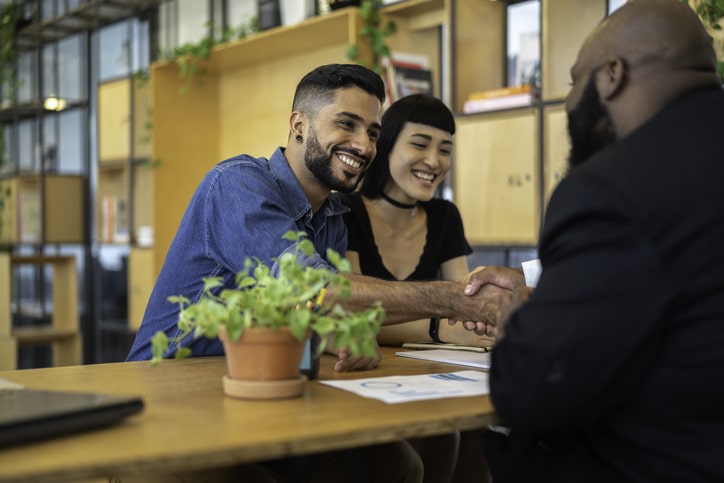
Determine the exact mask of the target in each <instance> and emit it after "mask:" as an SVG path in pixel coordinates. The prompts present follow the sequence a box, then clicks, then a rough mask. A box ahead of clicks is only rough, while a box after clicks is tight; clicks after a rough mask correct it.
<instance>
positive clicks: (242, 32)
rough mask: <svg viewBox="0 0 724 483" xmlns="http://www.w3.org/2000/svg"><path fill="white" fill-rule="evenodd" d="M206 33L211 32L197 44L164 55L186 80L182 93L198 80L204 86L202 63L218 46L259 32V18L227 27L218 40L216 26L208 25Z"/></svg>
mask: <svg viewBox="0 0 724 483" xmlns="http://www.w3.org/2000/svg"><path fill="white" fill-rule="evenodd" d="M206 31H207V32H209V33H208V35H206V36H205V37H204V38H202V39H201V40H199V41H198V42H197V43H192V42H187V43H185V44H183V45H181V46H178V47H174V48H173V49H172V50H171V51H170V52H167V53H166V54H165V55H162V56H161V58H162V59H163V60H167V61H172V62H175V63H176V65H178V67H179V75H180V77H181V78H182V79H183V80H184V83H183V85H182V86H181V93H185V92H187V91H188V90H189V88H190V87H191V84H192V82H193V81H194V79H196V86H197V87H201V86H203V78H204V76H205V75H206V68H204V67H203V65H202V61H203V60H208V59H209V57H211V52H212V51H213V49H214V47H216V46H217V45H222V44H226V43H228V42H231V41H232V40H240V39H243V38H245V37H248V36H249V35H251V34H253V33H256V32H258V31H259V21H258V19H257V17H252V18H251V19H250V20H249V21H248V22H242V23H241V25H239V26H238V27H236V28H234V27H226V28H224V29H223V30H222V31H221V35H220V36H219V37H218V38H217V37H216V36H215V35H214V26H213V24H212V23H211V22H207V23H206Z"/></svg>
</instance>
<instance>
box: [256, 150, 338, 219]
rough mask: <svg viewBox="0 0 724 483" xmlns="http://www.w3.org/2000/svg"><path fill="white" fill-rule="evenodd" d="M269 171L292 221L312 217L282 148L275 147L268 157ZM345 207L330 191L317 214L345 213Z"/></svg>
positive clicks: (309, 204) (305, 196)
mask: <svg viewBox="0 0 724 483" xmlns="http://www.w3.org/2000/svg"><path fill="white" fill-rule="evenodd" d="M269 172H270V173H271V175H272V176H273V177H274V179H276V180H277V182H278V183H279V187H280V188H281V189H282V192H283V193H284V197H285V198H286V200H287V204H288V210H289V211H288V212H289V215H290V216H291V217H292V218H293V219H294V221H299V220H301V219H302V218H303V217H307V218H308V219H310V220H311V219H312V218H313V216H314V213H312V204H311V203H310V202H309V199H308V198H307V195H306V194H305V193H304V190H303V189H302V185H301V184H300V183H299V180H298V179H297V177H296V176H295V175H294V171H292V168H291V167H290V166H289V161H287V158H286V156H284V148H281V147H279V148H277V149H276V150H275V151H274V153H272V155H271V157H270V158H269ZM348 211H349V208H347V207H346V206H345V205H344V204H343V203H342V201H341V199H340V197H339V195H338V194H337V193H336V192H332V193H331V194H330V195H329V196H328V197H327V199H326V200H324V203H323V204H322V207H321V208H320V209H319V212H318V214H320V215H322V216H323V217H324V218H327V217H329V216H334V215H342V214H344V213H347V212H348Z"/></svg>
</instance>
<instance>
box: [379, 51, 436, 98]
mask: <svg viewBox="0 0 724 483" xmlns="http://www.w3.org/2000/svg"><path fill="white" fill-rule="evenodd" d="M429 64H430V61H429V59H428V58H427V57H426V56H421V55H415V54H405V53H395V54H393V56H392V57H391V58H386V59H384V60H383V65H384V73H383V78H384V81H385V90H386V92H385V94H386V97H387V99H386V102H385V107H389V105H390V104H392V103H393V102H395V101H396V100H398V99H400V98H402V97H405V96H409V95H411V94H430V95H432V93H433V84H432V71H431V70H430V68H429Z"/></svg>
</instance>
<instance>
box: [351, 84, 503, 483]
mask: <svg viewBox="0 0 724 483" xmlns="http://www.w3.org/2000/svg"><path fill="white" fill-rule="evenodd" d="M381 122H382V131H381V133H380V137H379V139H378V140H377V156H376V157H375V159H374V161H373V162H372V163H371V165H370V167H369V168H368V170H367V173H366V175H365V177H364V178H363V180H362V181H361V184H360V186H359V187H358V190H357V191H356V192H354V193H350V194H347V195H343V196H342V200H343V202H344V203H345V204H346V205H347V206H348V207H349V208H350V211H349V212H348V213H346V214H345V224H346V225H347V232H348V233H347V253H346V257H347V259H348V260H349V262H350V265H351V267H352V271H353V272H357V273H361V274H364V275H369V276H373V277H378V278H382V279H386V280H436V279H444V280H461V279H463V278H465V277H466V276H467V274H468V272H469V269H468V263H467V255H469V254H470V253H472V249H471V247H470V245H469V244H468V242H467V240H466V239H465V231H464V229H463V223H462V219H461V217H460V213H459V211H458V209H457V207H456V206H455V205H454V204H453V203H451V202H450V201H448V200H445V199H442V198H437V197H435V195H436V193H437V192H438V189H439V187H440V185H441V183H442V182H443V181H444V179H445V177H446V176H447V175H448V173H449V171H450V168H451V165H452V155H453V136H454V134H455V118H454V117H453V114H452V112H451V111H450V109H449V108H448V107H447V106H446V105H445V104H444V103H443V102H442V101H440V100H439V99H437V98H435V97H433V96H429V95H424V94H413V95H410V96H407V97H403V98H401V99H399V100H398V101H396V102H394V103H392V105H391V106H390V107H389V108H388V109H387V110H386V111H385V113H384V114H383V115H382V120H381ZM377 341H378V343H379V344H381V345H398V346H399V345H401V344H403V343H405V342H450V343H457V344H463V345H477V346H483V347H489V346H491V345H492V344H493V342H494V341H493V340H492V339H491V338H488V337H485V336H479V335H477V334H475V333H474V332H472V331H467V330H465V329H464V328H463V326H462V324H457V325H449V324H448V323H447V321H443V322H441V321H440V320H439V319H438V318H433V319H432V320H430V319H426V320H417V321H413V322H406V323H403V324H396V325H393V326H388V327H383V328H382V329H381V330H380V332H379V334H378V337H377ZM409 443H410V444H411V445H412V446H413V448H414V449H415V450H416V451H417V453H418V454H419V455H420V458H421V459H422V462H423V465H424V479H423V482H424V483H432V482H451V481H452V482H455V481H481V482H484V481H487V476H488V475H487V474H486V473H487V470H486V465H485V464H484V463H482V462H481V459H483V458H484V454H483V453H482V446H481V444H480V433H479V432H477V431H475V432H471V433H463V434H462V437H461V435H460V434H459V433H457V432H456V433H453V434H448V435H442V436H437V437H428V438H418V439H414V440H409ZM458 451H460V454H461V456H463V455H464V458H463V457H460V458H458ZM456 465H457V469H456ZM462 466H464V467H466V468H462ZM470 471H473V472H474V474H471V473H470ZM459 478H462V479H459ZM468 478H472V479H468Z"/></svg>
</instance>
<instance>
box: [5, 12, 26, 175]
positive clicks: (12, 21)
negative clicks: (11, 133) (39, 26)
mask: <svg viewBox="0 0 724 483" xmlns="http://www.w3.org/2000/svg"><path fill="white" fill-rule="evenodd" d="M24 13H25V12H24V10H23V6H22V4H18V3H9V4H7V5H4V6H3V7H2V8H0V110H2V109H4V108H5V107H6V106H7V105H8V104H10V103H12V102H13V98H14V97H15V82H16V80H15V62H14V56H15V34H16V33H17V30H18V25H19V23H20V21H21V20H22V19H23V17H24ZM6 151H7V149H6V146H5V126H4V124H3V123H2V122H0V171H1V170H2V168H3V166H5V163H7V162H8V159H7V152H6Z"/></svg>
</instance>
